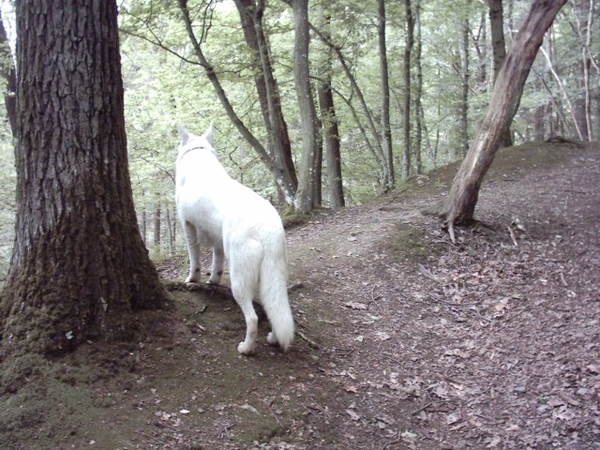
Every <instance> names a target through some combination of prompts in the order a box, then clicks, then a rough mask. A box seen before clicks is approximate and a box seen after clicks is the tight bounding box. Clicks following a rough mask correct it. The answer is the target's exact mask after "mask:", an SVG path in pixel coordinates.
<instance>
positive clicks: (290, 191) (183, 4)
mask: <svg viewBox="0 0 600 450" xmlns="http://www.w3.org/2000/svg"><path fill="white" fill-rule="evenodd" d="M178 3H179V9H180V10H181V14H182V17H183V22H184V25H185V29H186V31H187V34H188V37H189V38H190V42H191V43H192V47H193V50H194V53H195V55H196V58H197V59H198V62H199V63H200V65H201V66H202V67H203V69H204V71H205V73H206V76H207V77H208V79H209V81H210V82H211V83H212V85H213V87H214V89H215V93H216V94H217V97H218V99H219V101H220V102H221V105H222V106H223V109H224V110H225V112H226V113H227V116H228V117H229V119H230V120H231V122H232V123H233V124H234V125H235V127H236V128H237V130H238V131H239V132H240V134H241V135H242V137H243V138H244V139H246V141H247V142H248V143H249V144H250V145H251V146H252V148H254V150H255V151H256V153H257V154H258V157H259V158H260V159H261V161H262V162H263V163H264V164H265V166H266V167H267V169H268V170H269V171H270V172H271V173H272V174H273V177H274V178H275V181H276V183H277V186H278V187H279V188H280V189H281V191H282V192H283V193H284V197H285V199H284V200H285V202H286V203H292V202H293V201H294V197H295V195H296V188H295V184H294V181H293V179H291V178H290V177H289V176H288V175H287V174H286V173H284V172H282V171H281V170H280V168H279V167H278V165H277V163H276V162H275V161H274V160H273V158H271V156H270V155H269V153H268V152H267V151H266V150H265V148H264V147H263V145H262V144H261V143H260V142H259V141H258V139H256V137H255V136H254V135H253V134H252V133H251V132H250V130H248V128H247V127H246V126H245V125H244V123H243V122H242V120H241V119H240V117H239V116H238V115H237V114H236V112H235V110H234V109H233V105H232V104H231V102H230V101H229V98H228V97H227V94H226V93H225V90H224V89H223V86H222V85H221V82H220V80H219V77H218V76H217V74H216V72H215V69H214V67H213V66H212V65H210V63H209V62H208V60H207V59H206V57H205V56H204V52H203V51H202V46H201V45H200V41H199V40H198V38H197V37H196V34H195V32H194V29H193V26H192V20H191V17H190V12H189V10H188V7H187V0H178Z"/></svg>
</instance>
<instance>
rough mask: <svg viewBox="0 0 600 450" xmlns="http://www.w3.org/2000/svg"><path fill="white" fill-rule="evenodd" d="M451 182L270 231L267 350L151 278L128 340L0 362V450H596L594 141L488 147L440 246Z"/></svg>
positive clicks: (599, 410) (173, 267)
mask: <svg viewBox="0 0 600 450" xmlns="http://www.w3.org/2000/svg"><path fill="white" fill-rule="evenodd" d="M455 172H456V166H455V165H454V166H449V167H445V168H442V169H440V170H438V171H436V172H434V173H431V174H429V175H428V176H422V177H417V178H414V179H412V180H411V183H410V184H407V185H406V186H404V187H401V188H399V189H398V190H397V191H396V192H394V193H393V194H392V195H390V196H387V197H385V198H380V199H378V200H377V201H375V202H373V203H372V204H370V205H368V206H362V207H356V208H347V209H344V210H341V211H338V212H333V213H332V212H322V213H317V214H315V215H314V216H313V217H312V219H311V220H310V221H309V222H308V223H304V224H301V225H295V226H294V227H292V228H290V229H289V230H288V244H289V251H290V266H289V271H290V301H291V304H292V308H293V310H294V313H295V318H296V322H297V328H298V331H299V333H298V335H297V338H296V340H295V342H294V345H293V346H292V348H291V349H290V350H289V351H288V352H287V353H282V352H281V351H280V350H279V349H277V348H273V347H271V346H269V345H268V344H267V343H266V342H265V337H266V333H267V331H268V323H267V321H266V320H265V319H264V318H263V320H262V321H261V327H260V332H261V341H260V342H259V346H258V351H257V354H256V355H255V356H252V357H243V356H240V355H239V354H238V353H237V351H236V346H237V343H238V342H239V341H240V340H241V339H242V337H243V333H244V322H243V317H242V314H241V312H240V311H239V309H238V308H237V306H236V305H235V303H234V302H233V301H232V300H231V299H230V298H228V296H227V295H220V294H219V293H218V292H216V293H213V294H206V292H204V291H190V290H188V289H185V288H182V284H181V283H170V284H169V286H170V287H171V289H174V290H173V297H174V303H175V305H176V308H175V309H174V310H172V311H168V312H165V311H160V312H147V313H144V314H143V316H141V320H142V321H143V324H144V328H145V332H146V334H147V337H145V338H144V339H141V340H140V342H136V343H134V344H128V345H125V344H123V345H115V346H107V345H106V344H99V343H92V342H90V343H88V344H87V345H85V346H84V347H82V348H80V349H79V350H78V351H76V352H74V353H72V354H69V355H67V356H63V357H61V358H57V359H54V360H47V359H42V358H40V357H37V356H35V355H30V356H29V357H24V358H21V359H20V360H19V361H18V362H11V364H7V363H6V362H5V363H3V364H2V366H0V371H1V373H2V374H1V376H2V378H1V382H2V384H1V386H0V448H2V449H11V450H13V449H28V450H29V449H84V448H93V449H181V450H186V449H187V450H192V449H292V450H296V449H297V450H299V449H321V448H322V449H340V450H341V449H377V450H383V449H425V450H428V449H431V450H433V449H436V450H438V449H457V450H458V449H467V448H472V449H486V448H491V449H556V448H563V449H600V340H599V335H600V290H599V286H600V147H599V146H598V144H594V145H574V144H570V143H543V144H542V143H535V144H528V145H525V146H521V147H515V148H510V149H505V150H501V151H500V152H499V153H498V155H497V157H496V161H495V162H494V164H493V166H492V168H491V170H490V171H489V173H488V175H487V177H486V181H485V182H484V184H483V186H482V188H481V191H480V199H479V203H478V206H477V210H476V218H477V219H478V220H479V223H478V224H476V226H474V227H472V228H468V229H459V230H457V235H456V237H457V243H456V244H455V245H454V244H452V243H451V242H450V239H449V237H448V235H447V233H446V232H445V231H444V230H443V229H442V227H441V222H440V220H439V219H438V218H436V217H431V216H425V215H422V214H421V213H420V211H421V210H423V209H424V208H426V207H427V206H430V205H431V204H434V203H436V202H438V201H440V200H441V199H442V198H443V196H444V195H445V194H446V193H447V192H448V189H449V186H450V184H451V182H452V177H453V175H454V173H455ZM186 264H187V262H186V260H185V258H184V257H181V258H179V259H176V260H171V261H167V262H165V263H164V264H163V265H161V267H160V271H161V274H162V276H163V277H164V278H165V279H169V280H170V281H181V280H182V279H183V278H184V276H185V271H186ZM207 267H208V264H207Z"/></svg>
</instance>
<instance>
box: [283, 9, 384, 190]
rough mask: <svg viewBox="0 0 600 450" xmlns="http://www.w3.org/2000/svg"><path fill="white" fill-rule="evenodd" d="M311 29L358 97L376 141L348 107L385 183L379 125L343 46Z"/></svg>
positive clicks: (352, 109) (351, 106)
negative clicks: (330, 54)
mask: <svg viewBox="0 0 600 450" xmlns="http://www.w3.org/2000/svg"><path fill="white" fill-rule="evenodd" d="M286 2H287V1H286ZM309 25H310V24H309ZM310 29H311V30H312V31H313V32H314V33H315V34H316V35H317V36H318V37H319V39H321V40H322V41H323V42H325V43H326V44H327V46H329V48H331V50H332V51H333V54H334V55H335V56H336V58H337V60H338V61H339V63H340V65H341V66H342V70H343V71H344V74H345V75H346V78H347V79H348V82H349V83H350V87H351V90H352V93H353V95H354V94H355V95H356V97H357V98H358V102H359V104H360V107H361V109H362V113H363V116H364V117H365V120H366V122H367V128H366V129H368V130H369V131H370V133H371V135H372V136H374V137H375V139H374V142H373V141H372V140H371V139H369V137H368V135H367V132H366V129H365V127H364V126H363V125H362V122H361V120H360V118H359V115H358V113H357V111H356V109H355V108H354V106H353V105H352V103H351V102H350V101H347V100H346V99H345V100H346V103H347V105H348V108H350V110H351V112H352V116H353V118H354V121H355V122H356V125H357V127H358V129H359V130H360V134H361V135H362V136H363V137H364V140H365V143H366V145H367V147H368V149H369V151H370V152H371V154H372V155H373V157H374V159H375V160H376V161H377V164H378V165H379V171H380V182H381V184H382V185H385V180H387V179H389V173H388V166H387V164H386V162H385V155H384V153H383V148H382V146H381V139H379V137H378V136H379V135H378V132H377V127H376V126H375V120H374V118H373V114H372V113H371V110H370V108H369V106H368V104H367V100H366V99H365V96H364V94H363V92H362V90H361V89H360V86H359V85H358V82H357V81H356V77H355V76H354V75H353V72H352V70H351V68H350V67H349V66H348V62H347V61H346V58H345V57H344V55H343V53H342V50H341V47H340V46H338V45H336V44H335V43H334V42H333V41H332V40H331V38H329V37H328V36H326V35H324V34H323V33H322V31H321V30H319V29H318V28H317V27H314V26H312V25H310Z"/></svg>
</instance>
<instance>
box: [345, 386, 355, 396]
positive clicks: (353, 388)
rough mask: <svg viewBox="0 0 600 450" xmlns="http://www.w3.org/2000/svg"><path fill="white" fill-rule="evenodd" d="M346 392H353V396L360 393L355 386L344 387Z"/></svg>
mask: <svg viewBox="0 0 600 450" xmlns="http://www.w3.org/2000/svg"><path fill="white" fill-rule="evenodd" d="M344 390H345V391H346V392H351V393H352V394H356V393H357V392H358V388H357V387H356V386H354V385H353V384H346V385H344Z"/></svg>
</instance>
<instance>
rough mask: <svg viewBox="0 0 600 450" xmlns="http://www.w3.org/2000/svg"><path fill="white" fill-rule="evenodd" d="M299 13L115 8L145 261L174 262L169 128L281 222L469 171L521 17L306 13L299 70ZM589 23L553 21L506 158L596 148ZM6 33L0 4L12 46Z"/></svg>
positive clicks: (378, 10) (444, 7)
mask: <svg viewBox="0 0 600 450" xmlns="http://www.w3.org/2000/svg"><path fill="white" fill-rule="evenodd" d="M299 3H304V2H293V1H292V2H286V1H269V2H265V1H257V2H255V1H252V0H235V1H208V2H207V1H185V0H180V1H157V0H144V1H123V2H120V3H119V26H120V39H121V62H122V72H123V79H124V87H125V118H126V126H127V139H128V153H129V163H130V170H131V181H132V184H133V191H134V198H135V203H136V210H137V214H138V219H139V222H140V228H141V230H142V234H143V237H144V239H145V242H146V245H147V246H148V247H149V248H150V249H151V250H152V251H153V254H154V255H155V256H159V255H170V254H173V253H174V252H177V251H179V250H181V249H182V243H181V236H180V233H179V230H178V224H177V218H176V216H175V213H174V196H173V192H174V186H173V176H174V159H175V151H176V150H175V148H176V145H177V138H176V131H175V128H176V124H177V123H183V124H185V125H186V126H187V127H188V128H189V129H191V130H193V131H196V132H198V133H201V132H203V131H204V130H205V128H206V127H207V126H208V125H209V123H210V122H214V124H215V128H216V130H217V131H216V144H217V150H218V152H219V154H220V158H221V161H222V162H223V163H224V164H225V165H226V166H227V167H228V170H229V172H230V174H231V175H232V176H234V177H235V178H237V179H239V180H240V181H242V182H243V183H245V184H247V185H249V186H251V187H253V188H254V189H255V190H257V191H258V192H259V193H260V194H261V195H263V196H265V197H267V198H269V199H271V200H272V201H273V202H274V203H277V204H279V205H280V206H281V207H282V208H283V207H284V205H285V204H286V203H291V201H292V198H294V197H296V198H298V197H303V199H304V204H302V205H298V204H296V206H300V209H303V210H310V209H312V208H314V207H320V206H323V207H332V208H337V207H341V206H344V205H355V204H360V203H362V202H364V201H365V200H367V199H369V198H371V197H373V196H374V195H377V194H380V193H381V192H385V191H389V190H391V189H394V188H396V187H398V186H399V185H401V184H402V183H404V182H405V181H406V180H407V179H408V178H409V177H410V176H412V175H415V174H421V173H426V172H427V171H428V170H430V169H432V168H435V167H437V166H440V165H443V164H446V163H447V162H449V161H455V160H458V159H461V158H462V157H464V155H465V153H466V151H467V149H468V147H469V142H470V139H471V138H472V136H473V134H474V131H475V130H476V129H477V126H478V124H479V122H480V120H481V118H482V114H483V112H484V110H485V108H486V107H487V106H488V102H489V99H490V94H491V90H492V87H493V84H494V77H495V73H496V71H497V69H498V65H499V64H500V62H501V60H502V57H503V54H504V50H505V49H509V48H510V47H511V43H512V40H513V38H514V36H515V35H516V33H517V32H518V30H519V28H520V25H521V22H522V20H523V18H524V16H525V15H526V13H527V10H528V8H529V6H530V5H529V3H530V2H518V1H512V0H510V1H504V2H501V1H491V0H490V1H489V2H483V1H472V0H462V1H458V2H443V1H434V0H430V1H419V0H412V1H410V0H406V1H404V2H385V1H383V0H380V1H378V2H375V1H374V2H358V1H335V2H329V1H316V0H315V1H311V2H309V3H308V9H307V11H305V13H307V14H308V19H309V21H308V24H309V27H308V29H307V30H304V32H305V33H306V34H307V36H308V37H309V40H306V43H307V44H308V53H307V58H306V59H305V61H302V60H295V59H294V55H295V54H297V52H295V46H296V45H298V42H299V39H298V36H297V34H298V33H299V32H300V31H302V30H301V27H299V26H297V24H296V23H295V20H297V18H298V17H299V16H300V15H301V14H302V13H303V11H301V10H299V9H298V8H300V9H301V5H300V6H298V4H299ZM598 8H599V6H598V4H597V2H594V1H593V0H582V1H570V2H568V3H567V4H566V5H565V6H564V7H563V8H562V9H561V11H560V12H559V14H558V16H557V18H556V20H555V21H554V24H553V26H552V27H551V29H550V31H549V32H548V33H547V35H546V38H545V40H544V43H543V45H542V47H541V50H540V52H539V53H538V56H537V59H536V62H535V64H534V66H533V70H532V71H531V73H530V75H529V78H528V82H527V85H526V87H525V91H524V94H523V97H522V99H521V102H520V107H519V110H518V112H517V114H516V116H515V119H514V121H513V123H512V125H511V128H510V135H507V136H506V137H505V142H507V143H510V141H512V142H514V143H521V142H524V141H529V140H545V139H549V138H552V137H556V136H564V137H567V138H570V139H576V140H585V141H587V140H594V139H598V133H600V131H599V130H598V125H597V124H598V120H599V116H600V87H599V81H600V67H599V65H598V64H600V63H599V61H598V59H599V54H600V44H599V42H600V40H599V39H597V37H598V34H599V27H600V25H599V24H598V22H597V20H595V19H596V18H597V17H598ZM13 17H14V16H13V13H12V10H11V6H10V4H8V3H7V4H5V5H4V7H3V19H4V25H5V27H6V29H7V32H8V36H9V38H8V39H7V40H8V42H11V38H10V36H11V34H12V35H14V25H13V24H12V22H11V20H13V19H12V18H13ZM5 63H6V64H8V65H10V63H11V58H10V57H7V58H5ZM303 70H304V71H303ZM307 78H308V79H307ZM2 114H5V111H4V110H3V111H2ZM303 117H313V120H311V121H309V122H307V121H306V120H303ZM1 132H2V137H1V140H2V149H1V152H2V158H1V159H0V164H1V172H0V183H1V186H2V190H3V195H2V197H1V202H2V213H1V214H2V217H1V218H0V219H1V226H2V228H1V233H2V234H1V237H2V246H1V249H2V251H1V254H0V262H1V264H0V269H1V270H2V273H5V272H6V270H7V268H8V259H9V256H10V250H11V249H12V237H11V236H12V233H13V225H12V223H13V219H14V217H13V216H14V194H13V192H14V185H15V175H14V159H13V151H14V150H13V140H12V135H11V129H10V124H9V122H8V120H6V121H3V126H2V130H1ZM307 189H308V190H310V192H306V190H307ZM303 190H304V191H303ZM298 191H302V192H301V194H302V195H298V194H299V192H298Z"/></svg>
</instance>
